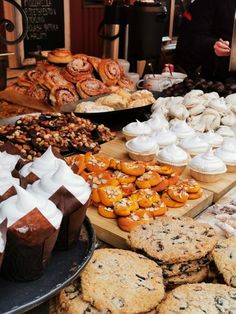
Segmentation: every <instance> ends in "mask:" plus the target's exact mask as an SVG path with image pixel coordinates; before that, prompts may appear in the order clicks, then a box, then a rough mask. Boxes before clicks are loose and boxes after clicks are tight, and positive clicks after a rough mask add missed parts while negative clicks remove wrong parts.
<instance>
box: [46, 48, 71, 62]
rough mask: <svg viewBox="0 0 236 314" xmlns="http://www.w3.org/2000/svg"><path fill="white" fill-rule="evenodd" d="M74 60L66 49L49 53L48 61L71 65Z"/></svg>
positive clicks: (58, 49)
mask: <svg viewBox="0 0 236 314" xmlns="http://www.w3.org/2000/svg"><path fill="white" fill-rule="evenodd" d="M72 60H73V57H72V54H71V52H70V51H69V50H67V49H65V48H57V49H55V50H53V51H50V52H49V53H48V61H49V62H52V63H69V62H71V61H72Z"/></svg>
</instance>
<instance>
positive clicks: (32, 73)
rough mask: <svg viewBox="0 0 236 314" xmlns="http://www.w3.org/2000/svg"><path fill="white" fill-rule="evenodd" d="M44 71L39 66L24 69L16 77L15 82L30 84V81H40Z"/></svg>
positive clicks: (21, 84)
mask: <svg viewBox="0 0 236 314" xmlns="http://www.w3.org/2000/svg"><path fill="white" fill-rule="evenodd" d="M44 73H45V71H44V70H43V69H41V68H36V69H34V70H29V71H26V72H24V73H22V74H21V75H20V76H19V77H18V79H17V83H18V85H20V86H31V84H32V83H38V82H39V81H41V80H42V79H43V76H44Z"/></svg>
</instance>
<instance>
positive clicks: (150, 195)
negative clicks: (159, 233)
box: [137, 189, 160, 208]
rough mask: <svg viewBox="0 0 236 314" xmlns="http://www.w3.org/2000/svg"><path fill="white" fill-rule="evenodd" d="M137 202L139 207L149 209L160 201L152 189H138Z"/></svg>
mask: <svg viewBox="0 0 236 314" xmlns="http://www.w3.org/2000/svg"><path fill="white" fill-rule="evenodd" d="M137 196H138V197H137V201H138V204H139V206H141V207H144V208H145V207H150V206H152V204H153V203H156V202H157V201H159V200H160V196H159V194H158V193H157V192H156V191H154V190H152V189H140V190H138V191H137Z"/></svg>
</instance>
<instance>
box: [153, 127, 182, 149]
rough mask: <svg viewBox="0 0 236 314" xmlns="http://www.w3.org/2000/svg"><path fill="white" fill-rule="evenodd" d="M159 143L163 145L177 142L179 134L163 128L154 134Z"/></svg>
mask: <svg viewBox="0 0 236 314" xmlns="http://www.w3.org/2000/svg"><path fill="white" fill-rule="evenodd" d="M153 137H154V138H155V140H156V142H157V144H158V145H159V146H161V147H164V146H168V145H171V144H175V143H176V142H177V136H176V135H175V134H174V133H173V132H172V131H170V130H169V129H167V128H163V129H161V130H159V131H157V132H155V133H154V134H153Z"/></svg>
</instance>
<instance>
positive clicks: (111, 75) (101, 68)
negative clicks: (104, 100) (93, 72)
mask: <svg viewBox="0 0 236 314" xmlns="http://www.w3.org/2000/svg"><path fill="white" fill-rule="evenodd" d="M98 73H99V75H100V77H101V79H102V81H103V83H104V84H106V85H108V86H112V85H116V84H117V83H118V81H119V80H120V77H121V70H120V66H119V64H118V63H117V62H116V61H114V60H112V59H103V60H102V61H101V62H100V63H99V65H98Z"/></svg>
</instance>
